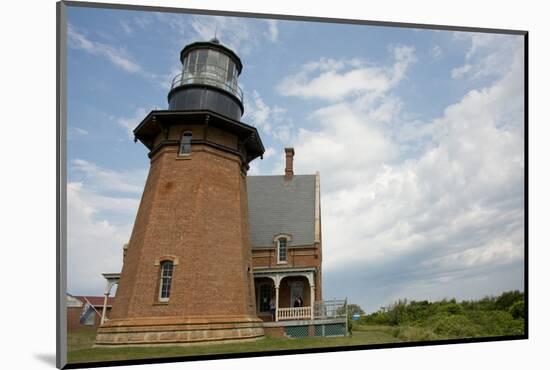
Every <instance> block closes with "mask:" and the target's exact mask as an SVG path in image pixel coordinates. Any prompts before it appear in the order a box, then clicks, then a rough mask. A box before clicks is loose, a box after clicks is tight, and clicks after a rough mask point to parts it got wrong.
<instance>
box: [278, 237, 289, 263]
mask: <svg viewBox="0 0 550 370" xmlns="http://www.w3.org/2000/svg"><path fill="white" fill-rule="evenodd" d="M281 239H285V249H284V252H285V259H284V260H282V259H281ZM277 263H280V264H284V263H288V238H287V237H286V236H281V237H279V238H278V239H277Z"/></svg>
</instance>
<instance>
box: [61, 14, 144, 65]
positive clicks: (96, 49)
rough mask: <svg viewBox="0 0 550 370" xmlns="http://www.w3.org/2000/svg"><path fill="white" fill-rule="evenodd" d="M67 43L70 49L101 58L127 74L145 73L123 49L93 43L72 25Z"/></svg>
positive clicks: (68, 28)
mask: <svg viewBox="0 0 550 370" xmlns="http://www.w3.org/2000/svg"><path fill="white" fill-rule="evenodd" d="M67 41H68V45H69V47H72V48H74V49H80V50H84V51H86V52H88V53H90V54H92V55H97V56H101V57H103V58H105V59H107V60H108V61H109V62H111V63H112V64H114V65H115V66H117V67H119V68H121V69H123V70H125V71H126V72H130V73H143V69H142V68H141V66H140V65H139V64H138V63H136V62H135V61H133V60H132V59H131V58H130V57H129V56H128V55H127V53H126V52H125V51H124V50H123V49H119V48H115V47H113V46H111V45H108V44H104V43H100V42H95V41H91V40H89V39H88V38H87V37H86V36H84V35H83V34H82V33H79V32H78V31H77V30H76V29H75V28H74V27H73V26H72V25H71V24H70V23H69V25H68V27H67Z"/></svg>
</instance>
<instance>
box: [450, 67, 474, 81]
mask: <svg viewBox="0 0 550 370" xmlns="http://www.w3.org/2000/svg"><path fill="white" fill-rule="evenodd" d="M470 69H472V65H471V64H464V65H462V66H460V67H456V68H453V69H452V71H451V77H452V78H453V80H458V79H460V78H462V77H463V76H464V75H465V74H466V73H468V72H469V71H470Z"/></svg>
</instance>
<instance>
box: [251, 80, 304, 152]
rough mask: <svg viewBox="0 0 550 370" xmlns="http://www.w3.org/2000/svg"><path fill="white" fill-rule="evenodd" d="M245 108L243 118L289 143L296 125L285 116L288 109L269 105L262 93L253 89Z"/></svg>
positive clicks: (271, 135) (266, 132)
mask: <svg viewBox="0 0 550 370" xmlns="http://www.w3.org/2000/svg"><path fill="white" fill-rule="evenodd" d="M244 104H245V109H244V115H243V117H242V120H243V121H244V122H248V123H250V124H252V125H254V126H256V127H257V128H258V129H259V130H260V133H261V134H265V135H269V136H270V137H272V138H274V139H276V140H278V141H280V142H282V143H288V142H289V140H290V139H291V136H292V131H293V129H294V125H293V123H292V121H291V120H290V119H289V118H287V117H286V116H285V113H286V109H284V108H281V107H279V106H277V105H274V106H269V105H267V104H266V103H265V102H264V100H263V99H262V97H261V96H260V93H259V92H258V91H256V90H253V91H252V93H251V94H250V96H249V98H248V99H245V103H244Z"/></svg>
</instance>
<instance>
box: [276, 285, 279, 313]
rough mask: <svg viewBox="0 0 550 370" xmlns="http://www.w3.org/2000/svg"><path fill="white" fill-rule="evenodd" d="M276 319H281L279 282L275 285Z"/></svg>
mask: <svg viewBox="0 0 550 370" xmlns="http://www.w3.org/2000/svg"><path fill="white" fill-rule="evenodd" d="M275 321H279V282H277V285H275Z"/></svg>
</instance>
